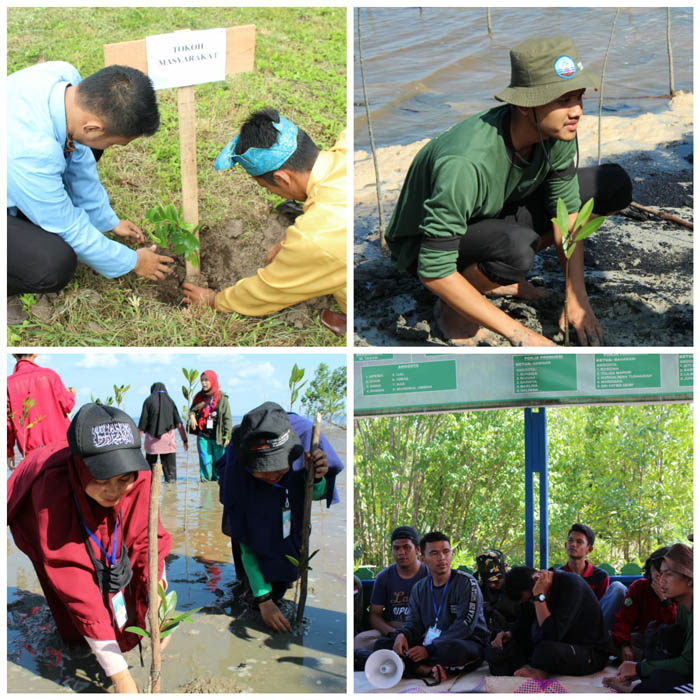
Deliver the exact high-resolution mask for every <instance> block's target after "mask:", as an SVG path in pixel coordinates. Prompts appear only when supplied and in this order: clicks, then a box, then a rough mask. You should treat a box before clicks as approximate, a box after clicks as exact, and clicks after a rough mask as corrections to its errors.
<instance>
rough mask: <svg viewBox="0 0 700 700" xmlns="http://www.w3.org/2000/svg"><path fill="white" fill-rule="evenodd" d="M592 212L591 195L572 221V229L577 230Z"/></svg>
mask: <svg viewBox="0 0 700 700" xmlns="http://www.w3.org/2000/svg"><path fill="white" fill-rule="evenodd" d="M592 212H593V197H591V198H590V199H589V200H588V201H587V202H586V203H585V204H584V205H583V206H582V207H581V208H580V209H579V212H578V214H577V215H576V221H575V222H574V231H577V230H578V229H579V228H581V226H583V225H584V224H585V223H586V219H588V217H589V216H590V215H591V213H592Z"/></svg>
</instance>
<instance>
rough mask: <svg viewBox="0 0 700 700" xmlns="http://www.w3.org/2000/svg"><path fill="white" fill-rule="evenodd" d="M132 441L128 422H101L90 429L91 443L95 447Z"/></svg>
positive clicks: (124, 443)
mask: <svg viewBox="0 0 700 700" xmlns="http://www.w3.org/2000/svg"><path fill="white" fill-rule="evenodd" d="M133 442H134V438H133V435H132V433H131V426H130V425H129V424H128V423H103V424H102V425H96V426H94V427H93V429H92V444H93V446H94V447H96V448H101V447H111V446H112V445H131V444H132V443H133Z"/></svg>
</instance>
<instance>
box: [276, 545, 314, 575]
mask: <svg viewBox="0 0 700 700" xmlns="http://www.w3.org/2000/svg"><path fill="white" fill-rule="evenodd" d="M320 551H321V550H320V549H317V550H316V551H314V552H312V553H311V555H310V556H309V557H306V558H303V559H301V560H300V559H296V558H295V557H293V556H292V555H291V554H285V555H284V556H285V557H286V558H287V561H289V562H290V563H291V564H292V565H293V566H296V567H297V568H298V569H299V572H300V573H301V572H302V571H304V570H306V571H313V569H312V568H311V567H310V566H309V562H310V561H311V560H312V559H313V558H314V557H315V556H316V555H317V554H318V553H319V552H320Z"/></svg>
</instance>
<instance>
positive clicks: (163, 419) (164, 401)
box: [139, 382, 182, 439]
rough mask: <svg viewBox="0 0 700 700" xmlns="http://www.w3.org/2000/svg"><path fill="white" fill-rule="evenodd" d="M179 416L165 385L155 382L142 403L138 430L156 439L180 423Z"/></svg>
mask: <svg viewBox="0 0 700 700" xmlns="http://www.w3.org/2000/svg"><path fill="white" fill-rule="evenodd" d="M181 422H182V421H181V419H180V414H179V413H178V412H177V407H176V406H175V403H174V402H173V400H172V399H171V398H170V396H168V391H167V389H166V388H165V384H163V383H162V382H156V383H155V384H153V386H152V387H151V395H150V396H149V397H148V398H147V399H146V400H145V401H144V402H143V408H142V409H141V420H140V421H139V430H143V432H144V433H148V434H149V435H151V436H153V437H154V438H156V439H158V438H159V437H160V436H161V435H163V434H164V433H167V432H168V431H169V430H172V429H173V428H175V427H177V426H178V425H179V424H180V423H181Z"/></svg>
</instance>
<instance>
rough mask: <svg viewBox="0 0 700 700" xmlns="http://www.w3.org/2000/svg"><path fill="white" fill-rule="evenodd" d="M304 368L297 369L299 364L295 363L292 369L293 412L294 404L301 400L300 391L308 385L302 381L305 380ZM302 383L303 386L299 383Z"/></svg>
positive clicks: (291, 393)
mask: <svg viewBox="0 0 700 700" xmlns="http://www.w3.org/2000/svg"><path fill="white" fill-rule="evenodd" d="M304 372H305V370H304V368H303V367H297V363H296V362H295V363H294V367H292V372H291V374H290V375H289V410H290V411H293V410H294V404H295V402H296V400H297V399H298V398H299V390H300V389H301V387H303V386H304V384H306V382H302V381H301V380H302V379H303V378H304ZM299 382H301V384H300V383H299Z"/></svg>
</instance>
